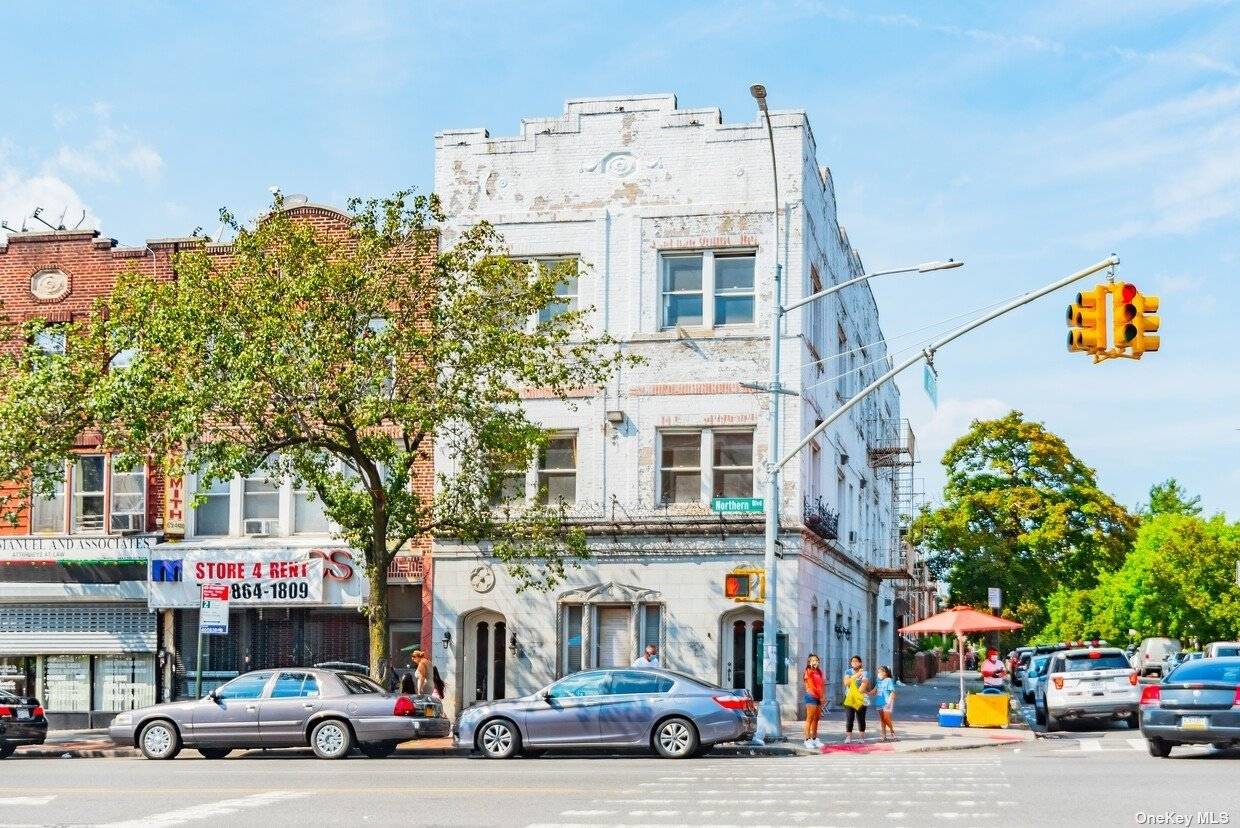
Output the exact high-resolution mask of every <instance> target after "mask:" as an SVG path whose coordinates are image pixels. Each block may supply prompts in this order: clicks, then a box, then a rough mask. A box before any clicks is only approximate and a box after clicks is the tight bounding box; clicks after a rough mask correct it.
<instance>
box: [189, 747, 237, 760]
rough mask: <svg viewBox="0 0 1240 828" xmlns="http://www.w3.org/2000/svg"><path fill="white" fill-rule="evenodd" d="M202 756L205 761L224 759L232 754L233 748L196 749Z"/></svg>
mask: <svg viewBox="0 0 1240 828" xmlns="http://www.w3.org/2000/svg"><path fill="white" fill-rule="evenodd" d="M194 750H196V751H198V752H199V753H201V754H202V758H203V759H223V758H224V757H225V756H227V755H228V754H230V753H232V748H194Z"/></svg>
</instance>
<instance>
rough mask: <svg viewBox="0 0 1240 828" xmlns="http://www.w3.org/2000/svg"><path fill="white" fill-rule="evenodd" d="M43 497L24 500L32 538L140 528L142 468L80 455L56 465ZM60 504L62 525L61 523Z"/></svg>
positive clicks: (142, 516)
mask: <svg viewBox="0 0 1240 828" xmlns="http://www.w3.org/2000/svg"><path fill="white" fill-rule="evenodd" d="M57 471H58V472H59V477H58V479H54V480H53V481H52V487H51V491H50V492H49V493H47V494H42V493H39V492H35V493H34V494H33V495H32V497H31V499H30V531H31V532H32V533H57V534H59V533H62V532H66V531H67V532H69V533H72V534H75V535H76V534H94V533H102V532H142V531H145V529H146V469H145V467H144V466H143V465H142V464H138V465H135V466H133V467H125V466H121V465H118V464H116V463H114V462H113V461H112V460H111V458H109V457H108V456H106V455H103V454H80V455H78V456H76V457H75V458H74V459H73V462H72V463H71V464H65V465H60V464H57V467H56V469H55V471H53V472H52V473H53V474H55V472H57ZM66 505H67V506H68V510H67V518H68V520H67V523H66V508H65V507H66Z"/></svg>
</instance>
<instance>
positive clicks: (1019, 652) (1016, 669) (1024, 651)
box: [1007, 647, 1033, 683]
mask: <svg viewBox="0 0 1240 828" xmlns="http://www.w3.org/2000/svg"><path fill="white" fill-rule="evenodd" d="M1032 652H1033V647H1017V648H1016V649H1015V650H1013V651H1012V652H1011V654H1010V655H1009V656H1008V663H1007V668H1008V672H1009V673H1010V674H1011V675H1012V681H1013V682H1015V683H1019V682H1020V676H1021V673H1023V672H1024V669H1025V666H1026V665H1028V664H1029V658H1028V657H1029V655H1030V654H1031V653H1032Z"/></svg>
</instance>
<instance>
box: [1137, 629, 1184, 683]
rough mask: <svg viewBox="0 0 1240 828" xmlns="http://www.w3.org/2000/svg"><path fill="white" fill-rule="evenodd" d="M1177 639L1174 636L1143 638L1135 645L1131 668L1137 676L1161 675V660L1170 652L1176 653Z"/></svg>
mask: <svg viewBox="0 0 1240 828" xmlns="http://www.w3.org/2000/svg"><path fill="white" fill-rule="evenodd" d="M1181 649H1183V648H1182V647H1180V642H1179V639H1176V638H1143V639H1141V643H1140V644H1138V645H1137V652H1136V654H1135V655H1133V657H1132V669H1134V670H1136V671H1137V675H1139V676H1155V675H1156V676H1160V677H1161V676H1162V675H1164V673H1163V662H1165V661H1166V660H1167V656H1169V655H1171V654H1172V653H1178V652H1179V651H1180V650H1181Z"/></svg>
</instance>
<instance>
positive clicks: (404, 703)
mask: <svg viewBox="0 0 1240 828" xmlns="http://www.w3.org/2000/svg"><path fill="white" fill-rule="evenodd" d="M415 712H416V708H415V707H414V706H413V700H412V699H410V698H409V697H408V696H397V697H396V705H395V706H394V707H393V708H392V715H393V716H412V715H414V713H415Z"/></svg>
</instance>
